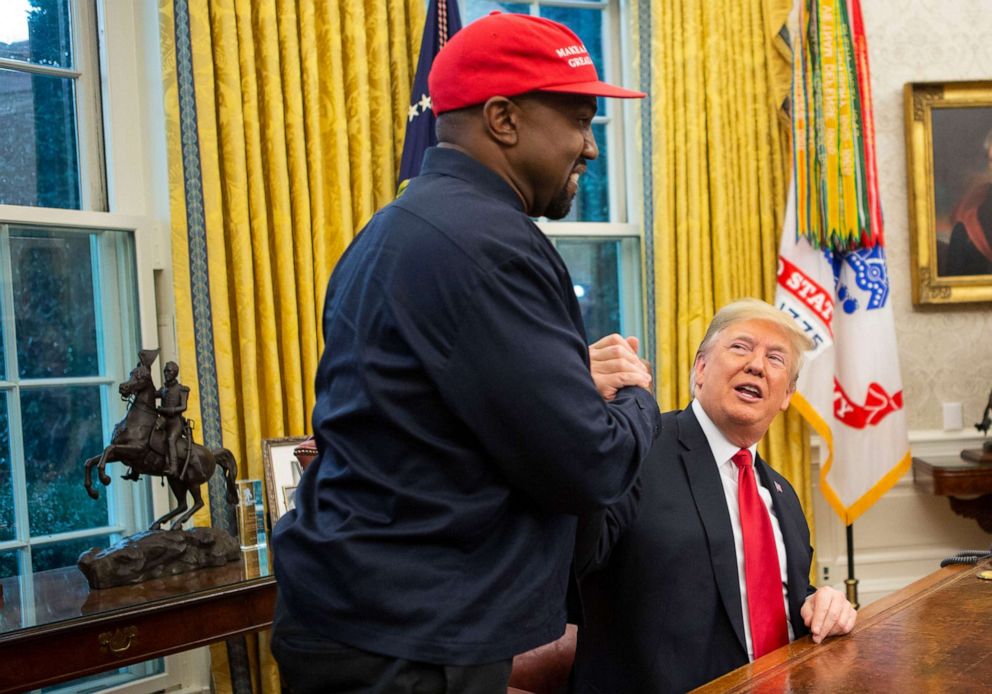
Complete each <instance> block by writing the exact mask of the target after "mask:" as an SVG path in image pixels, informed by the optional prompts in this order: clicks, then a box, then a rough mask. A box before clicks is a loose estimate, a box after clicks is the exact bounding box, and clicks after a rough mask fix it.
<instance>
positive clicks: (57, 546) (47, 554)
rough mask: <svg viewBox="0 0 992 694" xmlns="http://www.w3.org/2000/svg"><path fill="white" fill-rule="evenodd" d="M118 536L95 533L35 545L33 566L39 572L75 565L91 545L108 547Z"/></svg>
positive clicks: (32, 556) (32, 557)
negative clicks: (91, 535) (74, 538)
mask: <svg viewBox="0 0 992 694" xmlns="http://www.w3.org/2000/svg"><path fill="white" fill-rule="evenodd" d="M116 537H117V536H116V535H94V536H93V537H83V538H80V539H78V540H66V541H65V542H53V543H52V544H50V545H41V546H40V547H35V548H34V550H33V551H32V553H31V559H32V562H31V563H32V564H33V566H32V568H33V569H34V571H35V573H37V572H39V571H48V570H49V569H61V568H62V567H64V566H75V565H76V561H77V560H78V559H79V555H80V554H82V553H83V552H85V551H86V550H88V549H90V548H91V547H99V548H100V549H106V548H107V547H109V546H110V544H111V542H112V541H116V540H115V538H116Z"/></svg>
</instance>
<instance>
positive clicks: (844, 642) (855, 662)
mask: <svg viewBox="0 0 992 694" xmlns="http://www.w3.org/2000/svg"><path fill="white" fill-rule="evenodd" d="M988 570H992V562H988V561H986V562H984V563H983V564H982V565H980V566H978V567H972V566H949V567H947V568H944V569H939V570H938V571H936V572H934V573H932V574H930V575H929V576H927V577H925V578H922V579H920V580H919V581H917V582H915V583H913V584H911V585H909V586H907V587H906V588H903V589H902V590H900V591H899V592H897V593H895V594H893V595H890V596H888V597H887V598H883V599H882V600H879V601H877V602H874V603H872V604H871V605H868V606H867V607H865V608H864V609H863V610H861V612H860V614H859V615H858V623H857V625H856V626H855V627H854V631H853V632H851V634H849V635H847V636H840V637H835V638H831V639H828V640H827V641H826V642H824V643H822V644H820V645H816V644H814V643H813V641H812V640H811V639H810V638H809V637H808V636H806V637H804V638H801V639H799V640H797V641H794V642H793V643H791V644H789V645H788V646H783V647H782V648H780V649H778V650H777V651H773V652H771V653H769V654H768V655H766V656H763V657H761V658H759V659H758V660H756V661H754V662H753V663H751V664H750V665H745V666H744V667H741V668H738V669H737V670H734V671H733V672H730V673H727V674H726V675H724V676H723V677H721V678H719V679H716V680H713V681H712V682H710V683H709V684H706V685H704V686H702V687H700V688H698V689H696V690H694V691H695V692H702V693H705V694H716V693H717V692H743V691H751V690H759V691H761V692H871V691H886V692H974V691H988V690H989V683H990V682H992V658H990V657H989V652H990V650H989V645H988V635H989V634H990V633H992V581H983V580H981V579H979V578H978V577H977V573H978V572H979V571H988Z"/></svg>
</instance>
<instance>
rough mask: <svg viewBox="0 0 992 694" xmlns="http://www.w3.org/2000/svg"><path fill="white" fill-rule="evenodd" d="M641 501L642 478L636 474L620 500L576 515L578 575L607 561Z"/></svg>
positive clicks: (602, 565) (597, 569) (596, 569)
mask: <svg viewBox="0 0 992 694" xmlns="http://www.w3.org/2000/svg"><path fill="white" fill-rule="evenodd" d="M640 501H641V478H640V477H638V478H637V480H635V481H634V484H633V485H632V486H631V487H630V489H629V490H628V491H627V493H626V494H624V496H623V498H622V499H620V501H618V502H617V503H615V504H613V505H612V506H609V507H607V508H605V509H602V510H600V511H596V512H594V513H588V514H585V515H583V516H581V517H580V518H579V523H578V529H577V530H576V533H575V559H574V569H575V575H576V576H577V577H578V578H580V579H581V578H583V577H585V576H586V575H588V574H590V573H593V572H595V571H599V570H600V569H602V568H604V567H605V566H606V565H607V564H608V563H609V561H610V556H611V555H612V553H613V548H614V547H616V545H617V543H618V542H619V541H620V538H621V537H622V536H623V533H624V531H625V530H627V528H629V527H630V524H631V523H633V522H634V519H635V518H636V517H637V509H638V506H639V504H640Z"/></svg>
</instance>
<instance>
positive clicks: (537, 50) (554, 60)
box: [427, 12, 646, 114]
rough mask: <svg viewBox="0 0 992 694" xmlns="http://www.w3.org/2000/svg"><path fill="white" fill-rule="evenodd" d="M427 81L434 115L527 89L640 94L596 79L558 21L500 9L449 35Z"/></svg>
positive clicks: (585, 57) (578, 43)
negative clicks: (503, 11) (508, 12)
mask: <svg viewBox="0 0 992 694" xmlns="http://www.w3.org/2000/svg"><path fill="white" fill-rule="evenodd" d="M427 86H428V90H429V91H430V95H431V106H432V108H433V109H434V113H435V114H442V113H444V112H445V111H454V110H456V109H459V108H465V107H466V106H474V105H475V104H481V103H482V102H484V101H486V100H487V99H489V98H490V97H493V96H517V95H519V94H526V93H527V92H559V93H563V94H590V95H592V96H614V97H619V98H621V99H639V98H642V97H644V96H646V95H645V94H644V92H638V91H634V90H633V89H624V88H623V87H616V86H614V85H612V84H607V83H606V82H603V81H601V80H600V79H599V75H597V74H596V66H595V65H593V64H592V59H591V58H590V57H589V52H588V51H587V50H586V47H585V46H583V45H582V41H581V39H579V37H578V36H576V35H575V33H574V32H573V31H572V30H571V29H569V28H568V27H567V26H565V25H564V24H559V23H558V22H553V21H551V20H550V19H544V18H543V17H532V16H531V15H526V14H503V13H501V12H493V13H491V14H490V15H489V16H487V17H483V18H481V19H477V20H476V21H474V22H472V23H471V24H468V25H466V26H465V27H464V28H463V29H462V30H461V31H459V32H458V33H456V34H455V35H454V36H453V37H451V39H449V40H448V42H447V43H446V44H445V45H444V48H442V49H441V50H440V51H439V52H438V54H437V56H436V57H435V58H434V65H433V67H432V68H431V74H430V76H429V77H428V78H427Z"/></svg>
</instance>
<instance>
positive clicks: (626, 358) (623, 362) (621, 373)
mask: <svg viewBox="0 0 992 694" xmlns="http://www.w3.org/2000/svg"><path fill="white" fill-rule="evenodd" d="M638 345H639V342H638V339H637V338H636V337H627V338H623V337H621V336H620V335H617V334H616V333H614V334H612V335H607V336H606V337H604V338H602V339H600V340H597V341H596V342H594V343H593V344H591V345H589V370H590V371H591V372H592V380H593V382H594V383H595V384H596V390H598V391H599V394H600V395H602V396H603V399H604V400H612V399H613V398H615V397H616V395H617V391H618V390H620V389H621V388H623V387H625V386H640V387H641V388H650V387H651V369H650V368H649V365H648V363H647V362H645V361H644V360H642V359H641V358H640V357H638V356H637V348H638Z"/></svg>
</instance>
